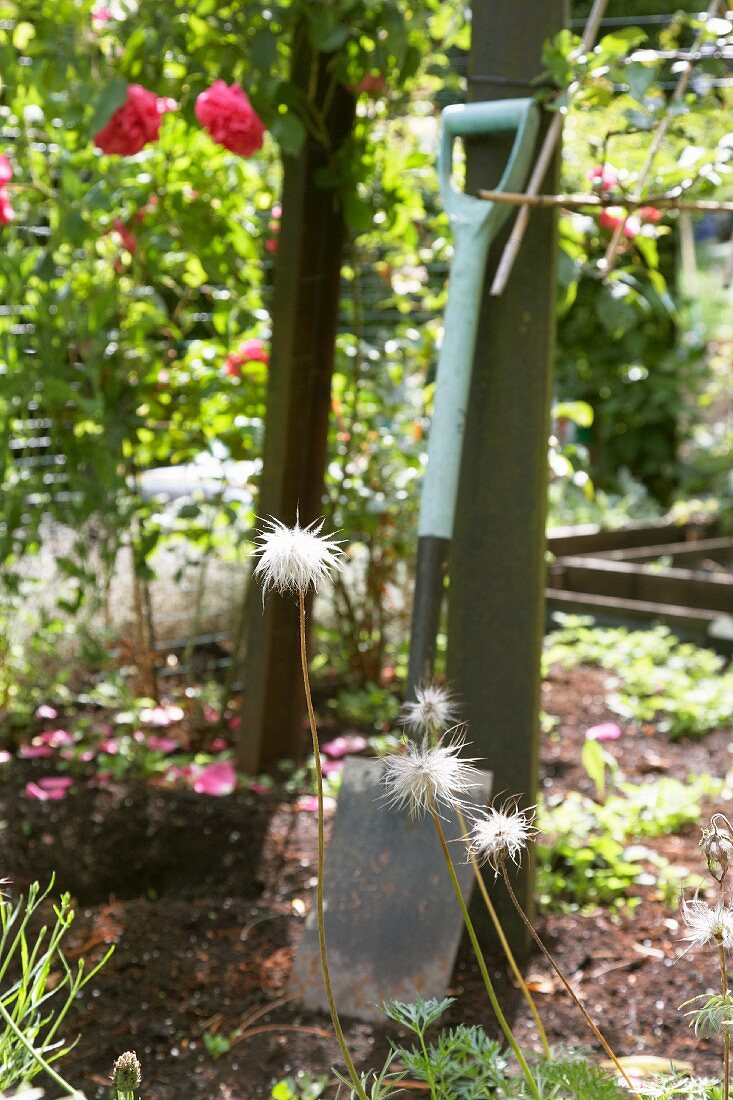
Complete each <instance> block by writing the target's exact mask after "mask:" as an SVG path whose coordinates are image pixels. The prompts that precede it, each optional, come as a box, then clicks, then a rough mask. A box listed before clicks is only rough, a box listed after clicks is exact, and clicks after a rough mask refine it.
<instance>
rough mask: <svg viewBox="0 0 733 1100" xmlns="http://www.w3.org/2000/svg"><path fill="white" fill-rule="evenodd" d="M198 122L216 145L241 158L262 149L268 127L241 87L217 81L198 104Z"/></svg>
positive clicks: (201, 96) (203, 94)
mask: <svg viewBox="0 0 733 1100" xmlns="http://www.w3.org/2000/svg"><path fill="white" fill-rule="evenodd" d="M196 118H197V119H198V120H199V122H200V123H201V125H202V126H203V127H204V129H205V130H208V132H209V134H211V137H212V138H213V139H214V141H215V142H217V143H218V144H219V145H223V146H224V148H225V149H229V150H230V151H231V152H232V153H238V154H239V156H240V157H251V156H252V154H253V153H256V152H257V150H258V149H261V148H262V140H263V137H264V133H265V127H264V125H263V122H262V119H261V118H260V117H259V115H258V114H257V112H256V111H255V109H254V107H253V106H252V104H251V103H250V101H249V97H248V95H247V93H246V92H244V91H242V89H241V88H240V86H239V84H232V85H231V87H230V86H228V85H227V84H225V83H224V81H223V80H217V81H216V82H215V83H214V84H212V86H211V87H210V88H209V89H207V91H205V92H202V93H201V95H200V96H199V97H198V99H197V100H196Z"/></svg>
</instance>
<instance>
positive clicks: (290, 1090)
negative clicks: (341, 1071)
mask: <svg viewBox="0 0 733 1100" xmlns="http://www.w3.org/2000/svg"><path fill="white" fill-rule="evenodd" d="M327 1087H328V1077H311V1075H310V1074H309V1073H303V1072H299V1073H297V1074H296V1076H295V1077H287V1078H286V1079H285V1080H284V1081H278V1083H277V1084H276V1085H274V1086H273V1089H272V1092H271V1094H270V1095H271V1097H272V1100H319V1098H320V1097H321V1096H323V1095H324V1093H325V1091H326V1088H327Z"/></svg>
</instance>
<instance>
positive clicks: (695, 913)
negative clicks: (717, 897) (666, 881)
mask: <svg viewBox="0 0 733 1100" xmlns="http://www.w3.org/2000/svg"><path fill="white" fill-rule="evenodd" d="M682 919H683V920H684V922H685V924H686V925H687V934H686V936H685V939H686V940H687V941H688V942H689V945H690V946H689V947H688V949H687V950H688V951H689V950H690V948H697V947H705V945H706V944H708V943H714V944H716V945H717V946H720V947H722V948H723V950H724V951H731V950H733V909H730V908H729V907H728V906H727V905H723V904H722V903H721V902H718V903H717V905H708V903H707V902H706V901H701V900H700V899H698V898H694V899H693V900H692V901H683V902H682Z"/></svg>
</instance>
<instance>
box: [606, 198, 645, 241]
mask: <svg viewBox="0 0 733 1100" xmlns="http://www.w3.org/2000/svg"><path fill="white" fill-rule="evenodd" d="M624 218H626V220H625V221H624ZM598 224H599V225H600V226H602V227H603V228H604V229H611V230H614V229H616V227H617V226H619V225H623V227H624V236H625V237H635V236H636V235H637V233H638V232H639V230H640V229H641V222H640V221H639V219H638V218H637V217H635V216H634V215H633V214H632V215H631V216H630V217H626V211H625V210H624V208H623V207H622V206H607V207H606V209H605V210H602V211H601V213H600V214H599V215H598Z"/></svg>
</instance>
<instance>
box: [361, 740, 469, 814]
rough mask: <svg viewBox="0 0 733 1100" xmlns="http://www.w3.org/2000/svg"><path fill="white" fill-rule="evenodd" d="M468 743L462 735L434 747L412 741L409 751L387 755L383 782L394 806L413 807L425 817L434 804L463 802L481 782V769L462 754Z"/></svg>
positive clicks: (406, 748)
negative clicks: (478, 771)
mask: <svg viewBox="0 0 733 1100" xmlns="http://www.w3.org/2000/svg"><path fill="white" fill-rule="evenodd" d="M464 744H465V740H464V738H463V737H461V736H458V737H457V738H456V739H454V740H453V741H452V742H451V743H450V744H445V743H444V742H443V741H439V742H438V744H437V745H433V746H432V747H431V746H430V745H429V744H428V740H427V738H425V739H424V740H423V741H422V743H418V742H417V741H408V742H407V744H406V745H405V751H404V752H402V753H394V754H393V755H391V756H387V757H385V762H384V763H385V770H384V776H383V778H382V782H383V783H384V787H385V798H386V799H387V802H388V804H389V805H390V806H394V807H396V808H397V809H400V810H409V812H410V816H411V817H421V816H422V815H423V814H424V813H425V811H426V810H429V809H432V808H433V807H434V806H435V807H438V808H451V807H455V806H463V805H464V804H465V799H466V796H467V794H468V792H469V791H470V790H471V788H472V787H475V786H476V785H477V779H478V773H477V771H476V768H474V766H473V761H472V760H466V759H464V758H462V757H461V756H460V752H461V750H462V748H463V746H464Z"/></svg>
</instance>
